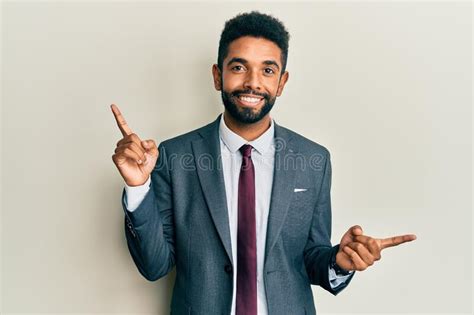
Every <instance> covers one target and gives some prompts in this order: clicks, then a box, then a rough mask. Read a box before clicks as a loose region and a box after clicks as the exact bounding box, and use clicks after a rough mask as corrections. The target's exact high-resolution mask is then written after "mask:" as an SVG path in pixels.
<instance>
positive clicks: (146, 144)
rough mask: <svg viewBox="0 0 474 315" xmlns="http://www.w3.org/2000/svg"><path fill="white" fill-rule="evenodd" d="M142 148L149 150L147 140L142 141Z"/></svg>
mask: <svg viewBox="0 0 474 315" xmlns="http://www.w3.org/2000/svg"><path fill="white" fill-rule="evenodd" d="M142 146H143V147H144V148H145V149H151V142H150V141H148V140H143V141H142Z"/></svg>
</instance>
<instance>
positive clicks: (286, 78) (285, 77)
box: [277, 71, 290, 96]
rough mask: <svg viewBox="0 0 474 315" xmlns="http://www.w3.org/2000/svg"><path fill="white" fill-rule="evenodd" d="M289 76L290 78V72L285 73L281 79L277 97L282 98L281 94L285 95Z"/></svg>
mask: <svg viewBox="0 0 474 315" xmlns="http://www.w3.org/2000/svg"><path fill="white" fill-rule="evenodd" d="M289 76H290V73H289V72H288V71H285V73H283V74H282V76H281V78H280V82H279V83H278V90H277V96H280V95H281V93H283V88H284V87H285V84H286V82H287V81H288V77H289Z"/></svg>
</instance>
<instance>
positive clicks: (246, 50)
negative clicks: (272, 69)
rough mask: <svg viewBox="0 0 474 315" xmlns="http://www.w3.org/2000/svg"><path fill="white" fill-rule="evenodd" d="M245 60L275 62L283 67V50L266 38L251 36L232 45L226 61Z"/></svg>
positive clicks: (239, 39) (241, 38)
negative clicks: (233, 59) (237, 58)
mask: <svg viewBox="0 0 474 315" xmlns="http://www.w3.org/2000/svg"><path fill="white" fill-rule="evenodd" d="M235 57H239V58H244V59H246V60H248V61H249V62H258V63H260V62H263V61H265V60H274V61H276V62H277V63H278V64H279V65H281V49H280V47H278V46H277V44H275V43H274V42H272V41H270V40H268V39H265V38H256V37H251V36H244V37H240V38H238V39H236V40H234V41H233V42H231V43H230V45H229V48H228V52H227V56H226V58H225V60H224V63H225V61H226V60H229V59H231V58H235Z"/></svg>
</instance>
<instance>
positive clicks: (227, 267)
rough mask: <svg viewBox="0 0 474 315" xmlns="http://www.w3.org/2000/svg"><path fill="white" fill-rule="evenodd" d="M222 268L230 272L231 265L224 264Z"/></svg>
mask: <svg viewBox="0 0 474 315" xmlns="http://www.w3.org/2000/svg"><path fill="white" fill-rule="evenodd" d="M224 270H225V272H227V273H232V266H231V265H225V267H224Z"/></svg>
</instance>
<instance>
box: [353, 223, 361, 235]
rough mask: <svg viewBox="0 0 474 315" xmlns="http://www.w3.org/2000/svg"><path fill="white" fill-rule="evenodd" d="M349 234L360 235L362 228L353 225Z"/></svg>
mask: <svg viewBox="0 0 474 315" xmlns="http://www.w3.org/2000/svg"><path fill="white" fill-rule="evenodd" d="M351 233H352V235H354V236H357V235H362V234H363V233H364V232H363V231H362V227H361V226H360V225H354V226H353V227H352V229H351Z"/></svg>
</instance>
